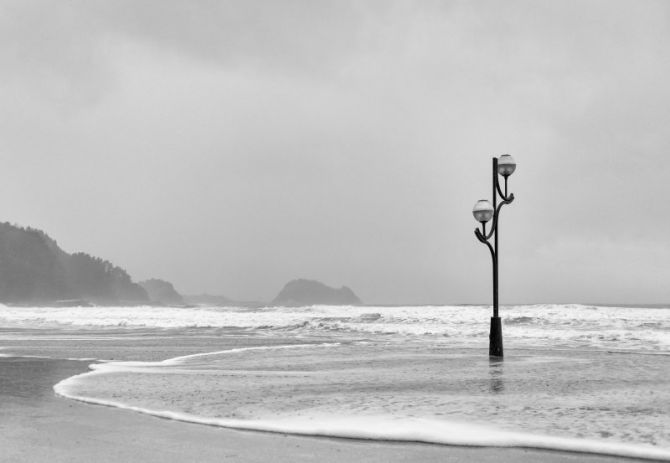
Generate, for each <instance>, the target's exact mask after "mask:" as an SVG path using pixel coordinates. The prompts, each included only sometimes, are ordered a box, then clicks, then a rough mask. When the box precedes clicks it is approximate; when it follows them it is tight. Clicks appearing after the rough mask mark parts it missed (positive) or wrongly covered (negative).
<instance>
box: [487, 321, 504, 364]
mask: <svg viewBox="0 0 670 463" xmlns="http://www.w3.org/2000/svg"><path fill="white" fill-rule="evenodd" d="M489 355H490V356H491V357H502V356H503V337H502V323H501V321H500V317H491V333H490V334H489Z"/></svg>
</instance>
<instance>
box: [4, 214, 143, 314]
mask: <svg viewBox="0 0 670 463" xmlns="http://www.w3.org/2000/svg"><path fill="white" fill-rule="evenodd" d="M0 302H3V303H9V304H35V305H47V304H48V305H90V304H98V305H114V304H119V305H137V304H147V303H149V302H150V298H149V295H148V294H147V292H146V290H145V289H144V288H143V287H142V286H140V285H139V284H137V283H135V282H133V281H132V279H131V278H130V276H129V275H128V273H127V272H126V271H125V270H124V269H122V268H121V267H117V266H115V265H114V264H112V263H111V262H109V261H106V260H104V259H101V258H99V257H94V256H91V255H89V254H86V253H83V252H76V253H73V254H68V253H67V252H65V251H63V250H62V249H61V248H60V247H59V246H58V243H57V242H56V241H55V240H54V239H52V238H50V237H49V236H48V235H47V234H46V233H44V232H43V231H41V230H37V229H34V228H29V227H19V226H17V225H12V224H10V223H7V222H5V223H0Z"/></svg>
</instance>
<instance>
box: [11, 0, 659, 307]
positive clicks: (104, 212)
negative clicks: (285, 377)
mask: <svg viewBox="0 0 670 463" xmlns="http://www.w3.org/2000/svg"><path fill="white" fill-rule="evenodd" d="M0 76H1V77H0V179H1V181H0V220H3V221H10V222H13V223H18V224H21V225H29V226H33V227H37V228H40V229H43V230H45V231H46V232H47V233H48V234H49V235H51V236H52V237H54V238H55V239H56V240H57V241H58V242H59V244H60V245H61V246H62V247H63V248H64V249H65V250H67V251H69V252H73V251H80V250H81V251H85V252H89V253H91V254H94V255H97V256H101V257H103V258H106V259H109V260H111V261H112V262H113V263H115V264H117V265H120V266H121V267H123V268H125V269H126V270H127V271H128V272H129V273H130V274H131V275H132V276H133V278H134V279H136V280H141V279H145V278H150V277H158V278H164V279H167V280H169V281H171V282H172V283H174V285H175V287H176V288H177V289H178V290H179V291H180V292H182V293H200V292H209V293H214V294H224V295H227V296H229V297H232V298H238V299H248V300H259V299H260V300H268V299H271V298H272V297H274V296H275V295H276V293H277V292H278V291H279V290H280V289H281V288H282V286H283V285H284V284H285V283H286V282H287V281H288V280H290V279H293V278H298V277H304V278H313V279H318V280H321V281H323V282H325V283H327V284H330V285H332V286H338V287H339V286H341V285H347V286H350V287H351V288H352V289H353V290H354V291H355V292H356V293H357V294H358V295H359V296H360V297H361V298H362V299H363V300H364V301H365V302H368V303H427V302H432V303H468V302H470V303H477V302H483V303H489V302H490V288H491V276H490V271H491V270H490V269H491V262H490V257H489V253H488V251H487V250H486V248H485V247H484V246H483V245H482V244H480V243H479V242H478V241H477V240H476V239H475V237H474V235H473V230H474V228H475V226H476V223H475V221H474V219H473V217H472V214H471V209H472V206H473V205H474V203H475V202H476V200H478V199H480V198H489V197H490V195H491V184H490V182H491V172H490V169H491V157H492V156H494V155H499V154H503V153H510V154H512V155H513V156H514V157H515V159H516V161H517V163H518V168H517V171H516V173H515V174H514V175H513V176H512V177H511V179H510V190H511V191H513V192H514V193H515V195H516V198H517V199H516V201H515V202H514V204H512V205H511V206H507V207H506V208H505V209H503V213H502V217H501V234H500V238H501V281H500V284H501V303H503V304H504V303H511V302H542V301H546V302H619V303H641V302H668V301H670V214H669V212H670V206H669V205H668V199H669V198H670V84H669V82H670V3H669V2H664V1H639V0H635V1H624V2H622V1H613V0H603V1H564V0H562V1H543V2H541V1H505V2H501V1H489V2H486V1H478V2H464V1H463V2H461V1H412V2H410V1H407V2H392V1H388V0H384V1H355V2H348V1H344V0H336V1H335V0H333V1H329V2H325V1H324V2H318V1H313V0H305V1H286V0H282V1H270V0H268V1H249V0H244V1H221V0H216V1H193V0H188V1H186V0H184V1H168V0H156V1H137V0H133V1H122V0H114V1H112V0H108V1H105V2H99V1H92V0H81V1H52V2H41V1H24V0H21V1H6V0H2V1H0Z"/></svg>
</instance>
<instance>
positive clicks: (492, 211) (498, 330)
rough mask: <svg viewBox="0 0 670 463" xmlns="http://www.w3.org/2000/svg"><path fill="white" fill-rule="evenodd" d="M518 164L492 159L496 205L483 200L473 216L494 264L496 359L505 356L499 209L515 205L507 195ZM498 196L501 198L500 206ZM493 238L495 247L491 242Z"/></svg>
mask: <svg viewBox="0 0 670 463" xmlns="http://www.w3.org/2000/svg"><path fill="white" fill-rule="evenodd" d="M515 169H516V163H515V162H514V158H512V156H510V155H509V154H503V155H502V156H500V158H495V157H494V158H493V204H491V203H490V202H489V201H487V200H486V199H480V200H479V201H477V203H476V204H475V207H474V208H473V209H472V215H474V216H475V219H476V220H477V222H480V223H481V224H482V229H481V230H479V228H476V229H475V236H476V237H477V239H478V240H479V241H481V242H482V243H484V244H485V245H486V246H488V248H489V251H491V258H492V260H493V317H491V332H490V334H489V355H490V356H493V357H502V356H503V338H502V324H501V323H500V317H499V316H498V255H499V254H498V235H499V233H500V232H499V224H498V217H499V215H500V209H501V208H502V207H503V205H505V204H509V203H511V202H512V201H514V193H510V194H509V196H508V194H507V178H508V177H509V176H510V175H512V173H514V170H515ZM499 175H502V177H503V178H504V180H505V184H504V185H505V186H504V193H503V190H502V189H501V188H500V178H499V177H498V176H499ZM498 195H500V199H501V201H500V204H498ZM491 219H493V223H492V224H491V230H489V232H488V234H487V233H486V222H488V221H489V220H491ZM492 236H493V245H491V243H490V242H489V240H490V239H491V237H492Z"/></svg>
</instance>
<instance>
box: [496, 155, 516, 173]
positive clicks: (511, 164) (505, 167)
mask: <svg viewBox="0 0 670 463" xmlns="http://www.w3.org/2000/svg"><path fill="white" fill-rule="evenodd" d="M515 170H516V162H515V161H514V158H513V157H512V156H510V155H509V154H503V155H502V156H500V157H499V158H498V173H499V174H500V175H502V176H503V177H509V176H510V175H512V174H513V173H514V171H515Z"/></svg>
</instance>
